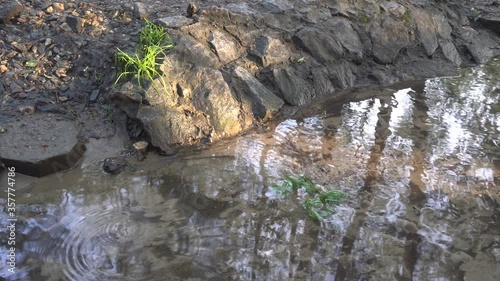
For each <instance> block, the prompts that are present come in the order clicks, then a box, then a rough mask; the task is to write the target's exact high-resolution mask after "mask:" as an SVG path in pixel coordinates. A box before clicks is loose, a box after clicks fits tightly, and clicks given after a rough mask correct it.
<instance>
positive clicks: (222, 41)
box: [208, 30, 240, 64]
mask: <svg viewBox="0 0 500 281" xmlns="http://www.w3.org/2000/svg"><path fill="white" fill-rule="evenodd" d="M208 43H209V44H210V46H211V47H212V48H213V49H214V50H215V53H216V54H217V56H218V57H219V59H220V61H221V62H222V63H223V64H226V63H229V62H232V61H234V60H235V59H237V58H238V57H239V56H240V51H239V48H238V45H237V43H236V42H234V41H233V39H231V37H230V36H229V35H226V34H225V33H223V32H222V31H219V30H216V31H214V32H212V34H211V35H210V37H209V38H208Z"/></svg>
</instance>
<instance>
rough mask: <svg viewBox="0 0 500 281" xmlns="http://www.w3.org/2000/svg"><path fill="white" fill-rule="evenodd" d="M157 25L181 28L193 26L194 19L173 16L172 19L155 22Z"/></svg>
mask: <svg viewBox="0 0 500 281" xmlns="http://www.w3.org/2000/svg"><path fill="white" fill-rule="evenodd" d="M155 23H156V24H159V25H161V26H163V27H165V28H180V27H183V26H186V25H190V24H192V23H193V19H190V18H186V17H184V16H171V17H165V18H159V19H157V20H155Z"/></svg>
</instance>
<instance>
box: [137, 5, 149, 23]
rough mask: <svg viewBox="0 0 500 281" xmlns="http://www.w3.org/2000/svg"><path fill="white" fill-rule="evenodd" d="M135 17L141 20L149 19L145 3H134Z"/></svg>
mask: <svg viewBox="0 0 500 281" xmlns="http://www.w3.org/2000/svg"><path fill="white" fill-rule="evenodd" d="M134 16H135V17H136V18H137V19H140V20H143V19H145V18H147V17H148V11H147V9H146V5H145V4H144V3H141V2H134Z"/></svg>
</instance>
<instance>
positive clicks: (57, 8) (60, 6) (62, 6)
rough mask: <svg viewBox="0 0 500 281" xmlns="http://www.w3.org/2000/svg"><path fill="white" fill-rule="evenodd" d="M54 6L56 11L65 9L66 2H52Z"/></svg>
mask: <svg viewBox="0 0 500 281" xmlns="http://www.w3.org/2000/svg"><path fill="white" fill-rule="evenodd" d="M52 7H54V9H55V10H56V11H64V4H63V3H59V2H54V3H53V4H52Z"/></svg>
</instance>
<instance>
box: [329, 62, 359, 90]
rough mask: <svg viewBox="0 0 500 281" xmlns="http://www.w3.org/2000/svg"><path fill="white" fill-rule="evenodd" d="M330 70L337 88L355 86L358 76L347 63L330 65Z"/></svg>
mask: <svg viewBox="0 0 500 281" xmlns="http://www.w3.org/2000/svg"><path fill="white" fill-rule="evenodd" d="M328 70H329V72H330V77H331V79H332V82H333V85H334V86H335V87H337V88H340V89H345V88H349V87H352V86H354V82H356V75H354V73H352V70H351V67H350V66H349V63H348V62H347V61H342V62H341V63H336V64H331V65H328Z"/></svg>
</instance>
